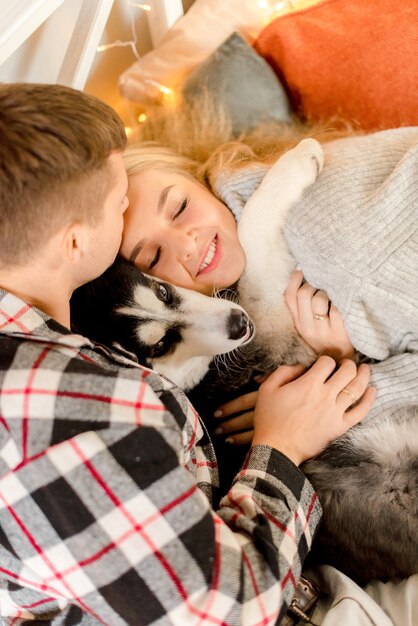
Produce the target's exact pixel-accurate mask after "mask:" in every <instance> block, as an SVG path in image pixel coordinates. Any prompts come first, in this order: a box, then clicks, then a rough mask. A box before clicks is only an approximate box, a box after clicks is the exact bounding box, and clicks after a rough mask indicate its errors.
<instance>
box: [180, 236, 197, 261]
mask: <svg viewBox="0 0 418 626" xmlns="http://www.w3.org/2000/svg"><path fill="white" fill-rule="evenodd" d="M177 242H178V250H177V252H178V254H179V256H180V258H182V259H185V260H187V259H188V258H190V257H191V256H192V255H193V254H194V253H195V252H196V247H197V233H196V232H195V231H194V230H189V231H187V232H184V231H182V232H181V233H179V236H178V239H177Z"/></svg>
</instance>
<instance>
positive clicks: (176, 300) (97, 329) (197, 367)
mask: <svg viewBox="0 0 418 626" xmlns="http://www.w3.org/2000/svg"><path fill="white" fill-rule="evenodd" d="M71 325H72V329H73V330H74V331H75V332H79V333H81V334H84V335H86V336H87V337H89V338H91V339H93V340H94V341H97V342H99V343H103V344H105V345H107V346H110V347H113V348H117V349H119V350H120V349H122V350H123V351H124V352H128V353H131V354H133V355H135V357H136V358H137V360H138V362H139V363H140V364H141V365H145V366H147V367H150V368H151V369H154V370H157V371H158V372H159V373H160V374H162V375H164V376H166V377H167V378H169V379H170V380H172V381H173V382H174V383H175V384H176V385H177V386H178V387H180V388H181V389H184V390H185V391H188V390H190V389H193V388H194V387H195V386H196V385H197V384H198V383H199V382H200V381H201V380H202V378H203V377H204V376H205V374H206V373H207V371H208V368H209V365H210V363H211V362H212V361H213V358H214V356H215V355H218V354H224V353H227V352H230V351H232V350H235V349H236V348H238V347H239V346H242V345H245V344H246V343H248V342H249V341H250V340H251V339H252V337H253V334H254V325H253V323H252V321H251V320H250V318H249V316H248V315H247V313H246V312H245V311H244V309H243V308H242V307H241V306H240V305H239V304H235V303H233V302H230V301H228V300H224V299H221V298H210V297H208V296H204V295H202V294H200V293H197V292H195V291H191V290H189V289H182V288H181V287H174V286H173V285H170V284H169V283H166V282H163V281H160V280H158V279H155V278H153V277H151V276H147V275H145V274H143V273H142V272H141V271H139V270H138V269H137V268H136V267H134V266H133V265H132V264H131V263H129V262H128V261H125V260H124V259H122V258H121V257H118V258H117V259H116V261H115V263H114V264H113V265H112V266H111V267H110V268H109V269H108V270H107V271H106V272H105V273H104V274H102V275H101V276H100V277H99V278H97V279H96V280H94V281H92V282H90V283H88V284H86V285H84V286H83V287H81V288H79V289H77V290H76V291H75V292H74V294H73V296H72V298H71Z"/></svg>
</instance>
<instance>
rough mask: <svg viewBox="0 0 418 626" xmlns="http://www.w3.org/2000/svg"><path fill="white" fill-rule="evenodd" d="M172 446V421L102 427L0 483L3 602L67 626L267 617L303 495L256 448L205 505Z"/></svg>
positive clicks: (297, 483) (293, 547) (305, 509)
mask: <svg viewBox="0 0 418 626" xmlns="http://www.w3.org/2000/svg"><path fill="white" fill-rule="evenodd" d="M150 398H151V396H150V392H149V390H148V396H147V401H148V402H149V401H150ZM153 401H154V411H155V407H156V406H157V405H158V402H159V399H158V397H157V396H155V397H154V398H153ZM164 410H165V407H164V406H163V405H161V411H164ZM144 411H146V409H144ZM182 445H183V443H182V431H181V429H180V428H176V427H174V425H173V426H170V425H167V423H166V424H165V425H164V426H161V427H160V428H156V427H153V426H152V425H150V422H149V421H147V420H146V419H143V420H142V425H139V426H137V425H135V424H126V423H118V422H117V421H115V420H113V421H112V422H111V423H110V424H108V426H107V427H106V428H104V429H98V430H94V431H92V430H88V431H85V432H81V433H78V434H77V435H76V436H73V437H70V438H67V439H66V440H64V441H61V442H59V443H57V444H55V445H52V446H50V447H48V448H47V449H45V450H44V451H43V452H41V453H38V454H37V455H35V456H34V457H32V458H28V459H27V460H26V462H25V463H23V464H21V465H20V466H19V467H17V468H16V469H15V470H14V471H12V472H10V473H8V474H6V475H5V476H4V477H3V478H2V479H1V481H0V494H1V503H0V527H1V528H3V532H5V533H6V534H7V536H8V541H9V542H10V543H9V548H10V550H9V555H10V559H11V561H10V563H9V564H8V567H10V570H12V569H13V567H14V577H13V576H11V574H10V571H9V577H8V578H9V580H12V581H13V589H14V592H13V593H15V599H14V601H15V602H16V598H17V597H18V594H19V593H20V594H21V595H20V596H19V597H20V598H21V599H22V598H23V599H24V598H25V595H24V591H25V589H26V590H27V591H28V593H30V594H32V595H31V596H30V600H31V602H28V601H27V600H28V597H29V596H26V605H25V606H26V608H25V609H24V610H25V611H26V613H25V614H24V615H25V616H28V617H29V616H32V615H34V616H36V618H37V619H42V620H44V621H43V622H42V623H45V624H47V623H50V624H52V623H54V624H55V623H58V622H55V621H52V618H50V617H49V616H51V615H54V616H56V615H57V613H59V614H62V613H68V616H71V618H70V617H68V616H67V619H69V620H70V621H69V622H68V623H71V624H83V625H84V624H96V623H100V624H109V625H110V624H111V625H112V626H119V625H121V626H123V625H126V624H129V625H135V626H138V625H139V624H154V623H155V624H157V623H158V624H178V625H179V626H186V625H187V624H197V623H199V624H231V625H232V624H246V625H248V626H251V625H252V624H254V625H255V624H260V623H264V624H274V623H276V620H277V618H278V615H279V614H280V615H281V614H282V613H283V612H284V611H285V610H286V608H287V605H288V603H289V602H290V599H291V597H292V595H293V590H294V586H295V584H296V581H297V578H298V577H299V574H300V570H301V563H302V561H303V559H304V557H305V555H306V553H307V551H308V549H309V546H310V544H311V540H312V535H313V533H314V531H315V528H316V525H317V524H318V521H319V517H320V507H319V503H318V502H317V500H316V496H315V493H314V492H313V490H312V487H311V486H310V484H309V482H308V481H307V480H306V478H305V477H304V475H303V474H302V472H300V470H299V469H298V468H297V467H296V466H294V465H293V464H292V463H291V462H290V461H289V460H288V459H287V458H286V457H284V456H282V455H281V454H280V453H279V452H277V451H275V450H272V449H271V448H269V447H267V446H256V447H255V448H254V449H252V450H251V451H250V453H249V454H248V456H247V459H246V461H245V464H244V466H243V468H242V470H241V472H240V473H239V474H238V476H237V477H236V479H235V481H234V483H233V485H232V487H231V489H230V492H229V493H228V494H227V496H226V497H225V498H224V499H223V500H222V502H221V505H220V508H219V510H218V511H213V510H212V509H211V506H210V503H209V501H208V499H207V497H206V496H205V495H204V494H203V492H202V491H201V490H200V489H199V488H198V486H197V484H196V481H195V479H194V477H193V475H192V474H191V473H190V472H189V471H188V470H186V469H185V468H184V467H183V466H182V464H181V462H180V460H179V459H180V458H181V454H182ZM16 563H19V564H20V571H17V568H16ZM4 564H5V561H3V570H4ZM13 564H14V566H13ZM2 575H3V576H4V575H5V572H4V571H3V573H2ZM9 593H10V594H11V595H10V597H9V600H10V598H12V596H13V593H12V592H9ZM22 594H23V595H22ZM33 594H35V599H34V595H33ZM36 594H38V595H36ZM12 604H13V602H12V600H10V605H12ZM23 604H25V603H24V602H21V606H22V605H23ZM14 615H18V613H14ZM19 615H21V614H19ZM49 619H51V621H48V620H49ZM10 623H12V621H11V622H10ZM13 623H14V622H13ZM59 623H61V622H59ZM62 623H64V622H62ZM65 623H67V622H65Z"/></svg>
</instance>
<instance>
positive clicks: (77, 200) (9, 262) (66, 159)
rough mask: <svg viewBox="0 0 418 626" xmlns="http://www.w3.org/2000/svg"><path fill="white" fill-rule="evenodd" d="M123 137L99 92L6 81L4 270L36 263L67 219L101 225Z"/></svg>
mask: <svg viewBox="0 0 418 626" xmlns="http://www.w3.org/2000/svg"><path fill="white" fill-rule="evenodd" d="M125 143H126V135H125V130H124V127H123V124H122V121H121V120H120V118H119V117H118V115H117V114H116V113H115V111H113V110H112V109H111V108H110V107H109V106H107V105H106V104H105V103H103V102H101V101H100V100H98V99H97V98H94V97H92V96H88V95H86V94H83V93H82V92H80V91H76V90H74V89H70V88H68V87H63V86H61V85H37V84H24V83H18V84H3V85H0V145H1V149H0V268H13V267H17V266H20V265H25V264H26V263H28V262H30V261H31V259H32V258H35V257H36V255H37V254H38V253H39V252H40V251H41V250H42V248H43V246H44V245H45V244H46V242H48V241H49V240H50V238H51V237H52V236H53V235H54V234H56V233H57V232H59V231H60V229H62V228H64V227H65V226H66V225H67V224H71V223H72V222H73V223H86V224H89V225H94V224H96V223H98V222H99V221H100V220H101V219H102V217H103V215H102V214H103V208H104V206H105V204H106V202H107V199H108V196H109V194H110V193H111V192H112V190H113V189H114V188H115V185H116V184H117V180H116V178H117V177H118V176H119V178H120V176H121V173H120V163H119V161H118V163H116V162H115V156H114V155H115V153H118V152H120V151H121V150H123V148H124V146H125ZM117 193H119V192H118V191H117V192H116V195H117ZM114 200H115V201H116V202H117V198H115V199H114ZM112 201H113V200H112ZM123 201H124V195H123V190H122V198H121V200H120V202H121V203H122V202H123ZM125 208H126V207H125Z"/></svg>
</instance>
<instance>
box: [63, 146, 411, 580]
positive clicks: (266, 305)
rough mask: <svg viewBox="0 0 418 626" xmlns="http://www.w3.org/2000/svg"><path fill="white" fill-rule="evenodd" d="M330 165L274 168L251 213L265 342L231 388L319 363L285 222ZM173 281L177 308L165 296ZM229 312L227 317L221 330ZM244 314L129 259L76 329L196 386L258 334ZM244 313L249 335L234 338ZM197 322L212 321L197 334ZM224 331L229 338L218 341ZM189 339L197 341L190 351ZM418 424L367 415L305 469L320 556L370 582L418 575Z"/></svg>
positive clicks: (82, 297) (247, 245)
mask: <svg viewBox="0 0 418 626" xmlns="http://www.w3.org/2000/svg"><path fill="white" fill-rule="evenodd" d="M322 163H323V155H322V149H321V148H320V146H319V144H318V143H317V142H316V141H314V140H304V141H303V142H301V143H300V144H299V145H298V146H297V147H296V148H295V149H293V150H291V151H289V152H287V153H285V154H284V155H283V156H282V157H281V158H280V159H279V160H278V161H277V163H276V164H275V165H274V166H273V167H272V168H271V169H270V170H269V171H268V173H267V174H266V176H265V178H264V180H263V182H262V184H261V185H260V187H259V188H258V190H257V191H256V192H255V193H254V194H253V196H252V197H251V198H250V200H249V202H248V203H247V205H246V207H245V209H244V212H243V216H242V218H241V220H240V223H239V229H238V233H239V238H240V241H241V243H242V245H243V247H244V250H245V253H246V258H247V263H246V270H245V272H244V274H243V276H242V277H241V279H240V281H239V285H238V291H239V300H240V303H241V304H242V305H243V307H244V309H245V310H246V311H247V312H248V313H249V314H250V316H251V318H252V319H253V321H254V323H255V327H256V337H255V340H254V341H253V342H251V343H250V344H249V345H248V346H245V347H243V348H240V351H242V354H244V350H246V348H247V352H246V353H245V356H244V357H243V361H244V362H245V361H246V364H245V366H241V367H240V371H239V375H238V373H237V372H235V371H234V372H233V375H231V376H229V378H228V384H229V383H231V381H232V379H233V378H234V379H235V381H234V386H235V387H236V386H237V385H238V384H242V383H244V382H247V380H248V377H249V374H250V372H252V370H253V368H254V367H255V366H258V368H259V369H261V370H264V371H268V370H271V369H272V368H273V367H275V366H276V365H278V364H279V363H295V362H302V363H305V364H306V365H309V364H310V363H311V362H312V361H313V359H314V354H313V353H312V351H311V350H310V349H309V348H308V346H307V345H306V344H305V343H304V342H303V340H301V339H300V338H299V336H298V335H297V333H296V331H295V329H294V327H293V324H292V320H291V316H290V313H289V311H288V309H287V307H286V305H285V303H284V299H283V292H284V289H285V287H286V285H287V283H288V280H289V275H290V271H291V270H292V268H293V262H292V260H291V258H290V255H289V253H288V251H287V247H286V244H285V241H284V237H283V234H282V227H283V225H284V223H285V220H286V217H287V212H288V210H289V208H290V206H291V205H292V204H293V203H295V202H296V201H297V200H298V199H299V198H300V197H301V195H302V193H303V191H304V189H305V188H306V187H307V186H308V185H310V184H312V183H313V182H314V181H315V179H316V176H317V174H318V171H320V170H321V168H322ZM272 187H273V188H276V189H277V188H280V191H281V193H280V198H279V199H278V201H277V202H275V205H274V207H270V206H269V203H270V199H271V188H272ZM261 251H264V252H263V253H261ZM269 268H271V276H269V271H268V270H269ZM161 285H163V287H164V293H165V290H168V293H169V294H170V298H169V301H167V297H164V298H161V294H159V290H160V289H161ZM272 285H274V288H272ZM150 294H151V295H150ZM162 300H165V302H162ZM218 314H219V315H221V321H220V323H219V324H217V325H216V328H213V326H212V324H213V320H214V319H216V316H217V315H218ZM244 315H245V314H244V313H243V311H242V309H241V307H238V306H237V305H236V304H232V303H230V302H225V301H222V300H219V299H215V298H207V297H206V296H202V295H200V294H194V293H193V292H190V291H188V290H184V289H178V288H173V287H172V286H170V285H167V283H161V281H157V280H155V279H151V278H149V277H146V276H144V275H142V274H141V273H140V272H139V271H138V270H135V268H132V267H130V266H129V264H126V263H123V262H122V261H118V263H117V264H116V265H115V266H114V267H113V268H111V269H110V270H108V272H107V273H106V274H105V275H104V277H101V278H100V279H98V280H97V281H95V282H93V283H92V284H90V285H88V286H86V287H83V288H82V289H81V290H80V291H79V292H78V293H77V292H76V293H75V295H74V297H73V301H72V319H73V324H74V327H75V329H76V330H78V331H80V332H83V333H84V334H86V335H88V336H90V337H92V338H93V339H96V340H98V341H102V342H104V343H107V344H111V345H112V344H115V343H116V344H119V345H120V346H122V348H123V349H125V350H128V351H130V352H133V353H135V354H136V355H137V357H138V359H139V360H140V362H142V363H143V364H145V365H149V366H151V367H154V368H155V369H157V370H158V371H159V372H161V373H162V374H165V375H167V376H168V377H169V378H171V379H173V380H174V382H176V383H177V384H179V385H180V386H182V387H183V388H186V389H190V388H192V387H193V386H194V385H196V384H197V383H198V382H199V380H201V378H202V377H203V376H204V374H205V373H206V371H207V370H208V366H209V363H210V361H211V360H212V357H213V355H215V354H219V353H221V352H222V351H224V352H226V351H228V350H231V349H234V348H236V347H237V346H239V345H244V344H248V341H249V339H250V336H251V335H252V328H251V323H250V322H249V321H248V319H247V318H245V316H244ZM185 316H186V317H185ZM231 316H232V317H233V318H234V320H235V322H231V319H232V318H231ZM237 316H239V317H240V320H241V321H240V323H238V326H241V329H240V330H236V329H235V330H234V332H233V333H232V335H233V339H231V336H230V335H231V330H230V327H231V323H232V325H233V326H235V325H236V319H237ZM195 325H200V330H197V332H196V327H197V326H195ZM144 328H145V330H144ZM212 330H213V331H214V333H213V332H212ZM219 331H220V333H221V335H222V339H221V340H217V339H215V340H214V337H215V335H216V333H217V332H219ZM204 335H206V337H205V336H204ZM238 335H239V336H238ZM202 339H204V342H203V344H204V345H203V346H202V344H201V341H202ZM212 340H214V344H213V343H211V342H212ZM189 341H191V342H192V343H193V345H190V346H188V345H187V346H186V344H188V343H189ZM214 346H216V348H215V347H214ZM161 350H162V352H160V351H161ZM225 377H226V374H225V373H224V381H223V382H224V384H227V383H226V380H225ZM417 419H418V418H417V414H416V412H415V411H414V410H402V411H400V412H398V413H390V412H386V413H385V414H384V415H380V416H379V419H374V420H370V419H369V420H368V419H366V420H364V421H363V422H362V423H361V424H360V425H358V426H357V427H355V428H353V429H351V430H350V431H349V432H348V433H346V434H345V435H344V436H343V437H341V438H340V439H338V440H337V441H336V442H334V443H333V444H331V445H330V446H329V447H328V448H327V449H326V450H325V451H324V452H323V453H322V454H321V455H319V456H318V457H317V458H316V459H313V460H311V461H309V462H308V463H306V464H305V466H304V468H303V469H304V471H305V472H306V473H307V475H308V476H309V478H310V479H311V481H312V483H313V485H314V487H315V488H316V490H317V492H318V495H319V499H320V501H321V503H322V505H323V508H324V521H323V524H322V527H321V529H320V533H319V536H318V539H317V541H316V544H314V554H315V555H316V557H317V558H318V559H319V560H320V561H322V562H328V563H331V564H333V565H335V566H336V567H338V568H339V569H341V570H343V571H344V572H346V573H347V574H348V575H350V576H351V577H353V578H354V579H355V580H357V581H358V582H360V583H365V582H367V581H368V580H370V579H372V578H380V579H387V578H392V577H395V576H408V575H410V574H412V573H415V572H417V571H418V550H417V545H418V523H417V519H418V460H417V455H418V429H417V427H416V425H417Z"/></svg>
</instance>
